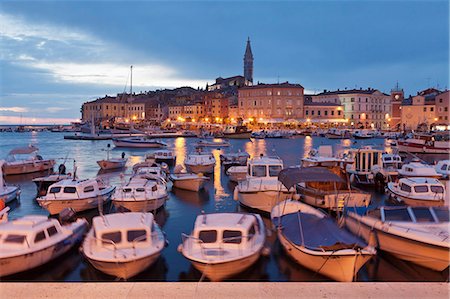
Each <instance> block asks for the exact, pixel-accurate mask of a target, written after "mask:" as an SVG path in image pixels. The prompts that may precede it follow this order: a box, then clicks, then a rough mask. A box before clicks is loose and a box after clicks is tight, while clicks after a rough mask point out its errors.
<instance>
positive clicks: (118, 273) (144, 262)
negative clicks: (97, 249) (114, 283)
mask: <svg viewBox="0 0 450 299" xmlns="http://www.w3.org/2000/svg"><path fill="white" fill-rule="evenodd" d="M159 256H160V252H157V253H155V254H153V255H150V256H146V257H143V258H139V259H131V260H127V261H120V262H116V261H111V262H109V261H100V260H95V259H93V258H89V257H87V259H88V261H89V263H91V265H92V266H93V267H94V268H95V269H97V270H99V271H101V272H103V273H106V274H108V275H111V276H114V277H118V278H121V279H128V278H130V277H133V276H135V275H137V274H139V273H140V272H142V271H144V270H145V269H147V268H148V267H150V266H151V265H153V264H154V263H155V262H156V260H157V259H158V258H159Z"/></svg>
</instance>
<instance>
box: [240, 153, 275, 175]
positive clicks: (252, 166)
mask: <svg viewBox="0 0 450 299" xmlns="http://www.w3.org/2000/svg"><path fill="white" fill-rule="evenodd" d="M282 169H283V161H282V160H281V159H280V158H278V157H266V156H260V157H255V158H253V159H251V160H250V161H249V163H248V166H247V174H248V175H249V176H250V177H252V178H264V177H266V178H274V177H275V178H278V174H279V173H280V171H281V170H282Z"/></svg>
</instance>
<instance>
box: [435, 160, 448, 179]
mask: <svg viewBox="0 0 450 299" xmlns="http://www.w3.org/2000/svg"><path fill="white" fill-rule="evenodd" d="M434 169H435V170H436V172H437V173H438V174H441V175H442V178H444V179H448V178H449V177H450V160H441V161H438V162H437V164H436V166H435V167H434Z"/></svg>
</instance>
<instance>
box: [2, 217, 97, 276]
mask: <svg viewBox="0 0 450 299" xmlns="http://www.w3.org/2000/svg"><path fill="white" fill-rule="evenodd" d="M73 225H74V227H76V228H74V232H73V234H71V235H69V236H67V238H65V239H63V240H61V241H59V242H58V243H56V244H53V245H51V246H49V247H46V248H43V249H41V250H38V251H34V252H30V253H27V254H23V255H17V256H13V257H7V258H1V259H0V265H1V266H0V277H3V276H7V275H12V274H15V273H19V272H23V271H27V270H31V269H33V268H36V267H39V266H41V265H43V264H45V263H48V262H50V261H51V260H54V259H56V258H57V257H59V256H61V255H62V254H64V253H66V252H67V251H69V250H70V249H71V248H72V247H73V246H74V245H75V244H77V243H79V242H80V241H81V240H82V238H83V235H84V233H85V232H86V230H87V227H88V223H87V222H86V220H84V219H83V221H82V220H79V222H78V223H74V224H73Z"/></svg>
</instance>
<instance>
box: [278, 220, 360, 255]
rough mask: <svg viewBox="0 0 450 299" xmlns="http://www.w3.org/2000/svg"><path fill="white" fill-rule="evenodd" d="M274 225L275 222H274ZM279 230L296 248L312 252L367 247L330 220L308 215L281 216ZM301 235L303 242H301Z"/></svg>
mask: <svg viewBox="0 0 450 299" xmlns="http://www.w3.org/2000/svg"><path fill="white" fill-rule="evenodd" d="M299 217H300V221H299ZM274 223H277V222H276V221H275V220H274ZM300 223H301V225H300ZM300 227H301V228H302V230H303V232H301V229H300ZM281 229H282V233H283V235H284V236H285V237H286V238H287V239H288V240H289V241H291V242H292V243H294V244H296V245H298V246H302V245H304V246H305V247H307V248H309V249H313V250H314V249H316V250H321V249H323V250H326V251H329V250H331V251H333V250H340V249H347V248H350V249H351V248H354V249H356V248H364V247H366V246H367V244H366V243H365V242H364V241H363V240H361V239H359V238H358V237H356V236H354V235H352V234H351V233H349V232H348V231H346V230H344V229H341V228H339V227H338V226H337V225H336V223H335V222H334V221H333V220H332V219H331V218H328V217H325V218H320V217H317V216H315V215H312V214H308V213H292V214H287V215H283V216H281ZM302 235H303V238H304V242H302Z"/></svg>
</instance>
